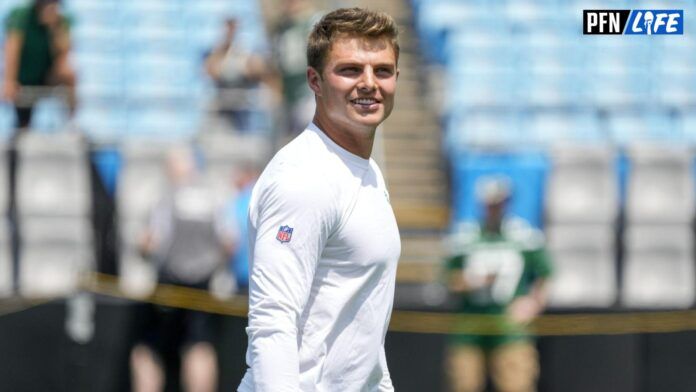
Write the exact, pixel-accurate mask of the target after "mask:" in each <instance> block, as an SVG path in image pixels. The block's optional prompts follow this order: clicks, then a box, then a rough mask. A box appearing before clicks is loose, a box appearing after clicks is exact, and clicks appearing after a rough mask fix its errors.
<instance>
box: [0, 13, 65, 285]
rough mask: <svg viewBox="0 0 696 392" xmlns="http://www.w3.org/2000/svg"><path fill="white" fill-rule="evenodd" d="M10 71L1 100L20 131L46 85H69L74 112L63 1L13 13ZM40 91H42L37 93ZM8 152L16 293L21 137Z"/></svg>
mask: <svg viewBox="0 0 696 392" xmlns="http://www.w3.org/2000/svg"><path fill="white" fill-rule="evenodd" d="M5 29H6V38H5V52H4V58H5V66H4V69H5V72H4V76H3V84H2V99H4V100H6V101H9V102H11V103H12V104H13V105H14V107H15V111H16V114H17V124H16V126H17V129H19V130H24V129H26V128H27V127H28V126H29V124H30V122H31V114H32V110H33V107H34V104H35V103H36V101H37V100H38V99H39V98H40V97H41V96H42V95H44V94H47V92H46V91H45V90H42V88H45V87H47V86H56V85H61V86H64V87H65V88H66V89H67V91H66V93H65V94H66V99H67V101H68V107H69V109H70V111H71V114H72V112H73V111H74V108H75V92H74V87H75V73H74V72H73V69H72V67H71V66H70V63H69V61H68V54H69V51H70V34H69V29H70V20H69V18H68V17H66V16H65V15H64V14H62V13H61V9H60V2H59V1H58V0H34V1H33V2H31V3H29V4H26V5H21V6H18V7H16V8H15V9H13V10H12V11H10V13H9V15H8V17H7V19H6V20H5ZM36 89H38V90H36ZM17 135H18V132H15V135H14V136H15V137H13V138H12V139H11V141H10V146H9V147H10V148H9V151H8V154H7V170H8V178H9V184H8V187H9V192H8V193H9V205H8V214H9V220H10V227H11V237H12V239H11V241H12V264H13V270H14V271H13V286H14V289H15V290H16V289H17V285H18V271H19V264H18V263H19V257H20V256H19V243H20V241H21V239H20V238H19V231H20V230H19V222H18V220H17V207H16V184H17V178H16V173H17V166H18V162H17V160H18V154H17V150H16V146H15V142H16V136H17Z"/></svg>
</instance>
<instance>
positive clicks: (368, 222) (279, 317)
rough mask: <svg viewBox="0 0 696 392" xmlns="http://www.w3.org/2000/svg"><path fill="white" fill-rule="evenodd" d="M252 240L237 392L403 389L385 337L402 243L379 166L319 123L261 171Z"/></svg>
mask: <svg viewBox="0 0 696 392" xmlns="http://www.w3.org/2000/svg"><path fill="white" fill-rule="evenodd" d="M281 227H283V229H281ZM290 228H291V229H292V232H291V234H289V233H288V231H289V229H290ZM288 237H289V238H288ZM249 239H250V245H251V246H250V248H251V276H250V284H249V327H248V328H247V335H248V336H249V348H248V350H247V358H246V360H247V365H248V366H249V369H248V370H247V373H246V375H245V376H244V378H243V380H242V382H241V385H240V386H239V389H238V390H239V391H240V392H251V391H254V392H284V391H291V392H297V391H303V392H308V391H317V392H319V391H322V392H350V391H369V392H372V391H393V386H392V383H391V379H390V377H389V371H388V369H387V362H386V358H385V355H384V338H385V335H386V332H387V326H388V324H389V317H390V315H391V310H392V304H393V299H394V284H395V278H396V265H397V261H398V258H399V255H400V252H401V243H400V239H399V232H398V228H397V226H396V220H395V218H394V213H393V211H392V209H391V206H390V204H389V194H388V193H387V190H386V187H385V183H384V179H383V177H382V174H381V172H380V171H379V168H378V167H377V165H376V164H375V162H374V161H373V160H367V159H363V158H360V157H358V156H357V155H354V154H352V153H350V152H348V151H346V150H345V149H343V148H341V147H340V146H338V145H337V144H336V143H334V142H333V141H332V140H331V139H329V138H328V137H327V136H326V135H325V134H324V133H323V132H322V131H321V130H319V129H318V128H317V127H316V126H315V125H314V124H310V126H309V127H308V128H307V129H306V130H305V131H304V132H303V133H302V134H300V135H299V136H298V137H297V138H295V139H294V140H293V141H292V142H290V143H289V144H288V145H287V146H285V147H284V148H283V149H281V150H280V151H279V152H278V153H277V154H276V156H275V157H274V158H273V159H272V160H271V162H270V163H269V164H268V166H267V167H266V169H265V170H264V172H263V174H262V175H261V177H260V178H259V181H258V182H257V184H256V186H255V188H254V190H253V192H252V197H251V203H250V207H249Z"/></svg>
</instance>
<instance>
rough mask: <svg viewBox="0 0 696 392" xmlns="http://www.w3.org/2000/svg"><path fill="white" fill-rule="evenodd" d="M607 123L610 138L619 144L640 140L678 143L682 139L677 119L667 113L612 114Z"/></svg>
mask: <svg viewBox="0 0 696 392" xmlns="http://www.w3.org/2000/svg"><path fill="white" fill-rule="evenodd" d="M607 123H608V131H609V135H610V137H611V140H612V141H614V142H615V143H617V144H619V145H627V144H631V143H635V142H640V141H655V142H677V143H679V142H681V141H682V140H683V139H684V137H683V134H682V128H681V127H680V126H679V123H678V120H677V119H676V118H674V117H673V116H671V115H669V114H668V113H660V112H643V113H626V114H612V115H610V116H609V117H608V119H607Z"/></svg>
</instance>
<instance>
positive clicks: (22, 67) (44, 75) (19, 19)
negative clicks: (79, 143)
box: [3, 0, 75, 129]
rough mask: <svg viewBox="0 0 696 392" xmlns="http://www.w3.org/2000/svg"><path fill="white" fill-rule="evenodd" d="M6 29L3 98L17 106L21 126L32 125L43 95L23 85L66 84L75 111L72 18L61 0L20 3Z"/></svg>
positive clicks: (7, 22) (70, 103)
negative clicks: (71, 38)
mask: <svg viewBox="0 0 696 392" xmlns="http://www.w3.org/2000/svg"><path fill="white" fill-rule="evenodd" d="M5 28H6V31H7V38H6V40H5V75H4V81H3V98H4V99H6V100H7V101H10V102H12V103H13V104H14V105H15V108H16V112H17V127H18V128H19V129H24V128H26V127H28V126H29V123H30V122H31V114H32V109H33V106H34V103H35V102H36V100H37V99H38V98H39V97H40V95H41V94H42V93H40V92H39V93H36V92H32V91H26V92H25V91H23V87H47V86H58V85H60V86H64V87H66V88H67V99H68V104H69V108H70V110H71V112H72V111H73V110H74V107H75V93H74V87H75V72H74V71H73V69H72V67H71V65H70V62H69V58H68V55H69V51H70V34H69V31H70V20H69V18H68V17H66V16H65V15H64V14H63V13H62V12H61V9H60V1H59V0H34V1H33V3H31V4H28V5H23V6H19V7H17V8H15V9H14V10H12V11H11V12H10V14H9V16H8V17H7V20H6V21H5ZM34 91H36V90H34ZM39 91H40V90H39Z"/></svg>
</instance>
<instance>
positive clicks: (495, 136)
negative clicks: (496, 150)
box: [445, 110, 522, 154]
mask: <svg viewBox="0 0 696 392" xmlns="http://www.w3.org/2000/svg"><path fill="white" fill-rule="evenodd" d="M521 137H522V135H520V115H519V113H516V112H502V113H500V112H497V111H494V110H493V111H490V112H465V111H459V112H455V113H453V114H452V117H451V118H450V121H449V126H448V129H447V134H446V136H445V146H446V148H447V149H448V150H449V151H450V154H456V153H457V151H462V150H466V149H468V148H471V147H477V146H484V147H486V146H499V147H500V146H514V145H519V142H520V141H521Z"/></svg>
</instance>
